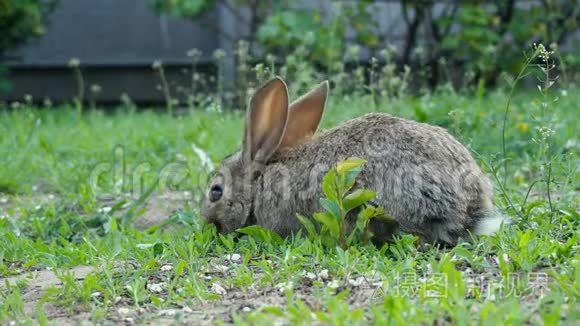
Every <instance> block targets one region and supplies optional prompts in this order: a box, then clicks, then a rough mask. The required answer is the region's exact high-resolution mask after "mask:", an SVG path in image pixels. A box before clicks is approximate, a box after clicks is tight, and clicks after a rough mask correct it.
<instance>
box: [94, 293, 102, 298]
mask: <svg viewBox="0 0 580 326" xmlns="http://www.w3.org/2000/svg"><path fill="white" fill-rule="evenodd" d="M102 295H103V294H102V293H101V292H93V293H91V297H93V298H98V297H100V296H102Z"/></svg>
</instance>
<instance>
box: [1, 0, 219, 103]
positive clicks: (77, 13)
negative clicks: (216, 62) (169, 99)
mask: <svg viewBox="0 0 580 326" xmlns="http://www.w3.org/2000/svg"><path fill="white" fill-rule="evenodd" d="M217 16H218V13H217V12H216V13H211V14H209V15H208V16H207V17H203V18H202V19H201V20H200V21H199V22H195V23H193V22H189V21H183V20H177V19H171V18H167V17H159V16H158V15H157V14H156V13H155V12H153V11H152V9H151V8H150V7H149V6H148V1H146V0H61V3H60V5H59V6H58V8H57V9H56V11H55V12H54V13H53V14H52V15H51V17H50V24H49V26H47V31H46V34H45V36H44V37H42V38H40V39H38V40H35V41H32V42H31V43H30V44H28V45H27V46H25V47H24V48H22V49H21V50H20V51H19V52H17V53H14V54H11V55H10V59H9V61H8V62H7V63H8V65H9V66H10V67H11V75H12V83H13V89H12V91H11V92H10V93H8V94H0V99H5V100H18V99H22V97H23V96H24V95H25V94H31V95H33V96H34V98H36V99H40V98H42V97H44V96H49V97H51V99H53V100H56V101H59V100H70V99H71V98H72V96H74V94H76V92H77V90H76V84H75V82H74V79H73V74H72V71H71V70H70V69H69V68H68V67H67V63H68V62H69V60H70V59H71V58H78V59H80V62H81V65H82V67H83V71H85V72H86V76H85V77H86V79H87V80H86V83H87V87H89V86H90V85H91V84H93V83H95V84H99V85H100V86H101V87H102V89H103V92H102V94H101V96H100V98H101V100H104V101H115V100H118V99H119V96H120V95H121V93H124V92H125V93H127V94H128V95H129V96H130V97H132V98H133V99H134V100H135V101H145V102H150V101H154V100H156V99H161V98H162V94H158V92H156V90H155V85H156V84H157V78H156V76H155V74H154V73H153V70H152V69H151V64H152V63H153V61H155V60H162V61H163V62H164V63H165V64H166V65H168V67H169V69H170V70H171V69H173V70H175V71H176V70H177V69H178V68H180V67H187V66H189V64H190V62H189V59H188V57H187V56H186V53H187V51H188V50H190V49H192V48H197V49H199V50H201V51H202V53H204V54H205V59H206V60H207V59H209V58H210V57H211V53H212V52H213V50H215V49H216V48H218V47H219V45H220V40H219V39H218V37H217V36H215V33H214V32H213V31H212V30H210V29H207V28H204V26H205V24H204V21H206V20H215V19H217Z"/></svg>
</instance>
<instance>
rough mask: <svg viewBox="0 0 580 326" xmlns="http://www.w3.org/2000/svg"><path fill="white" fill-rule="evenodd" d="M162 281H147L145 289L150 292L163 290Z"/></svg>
mask: <svg viewBox="0 0 580 326" xmlns="http://www.w3.org/2000/svg"><path fill="white" fill-rule="evenodd" d="M163 285H165V284H164V283H149V284H147V290H149V291H150V292H155V293H160V292H163Z"/></svg>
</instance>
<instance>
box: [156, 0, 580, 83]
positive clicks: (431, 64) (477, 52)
mask: <svg viewBox="0 0 580 326" xmlns="http://www.w3.org/2000/svg"><path fill="white" fill-rule="evenodd" d="M150 1H151V4H152V6H153V8H154V9H155V10H156V11H157V12H158V13H160V14H168V15H171V16H175V17H180V18H188V19H196V18H197V17H199V16H200V15H202V14H204V13H205V12H207V11H209V10H213V9H214V8H215V7H216V6H218V5H221V6H223V7H225V8H228V9H229V10H231V11H233V12H236V11H237V10H238V9H239V8H245V10H247V12H249V15H247V16H248V17H246V19H247V20H248V21H249V25H250V33H249V35H251V37H250V38H249V39H248V40H247V41H249V42H250V44H252V45H253V46H252V48H256V47H259V48H261V49H262V50H263V51H265V52H267V53H273V54H275V55H278V56H279V57H280V56H284V55H287V54H288V53H290V52H292V51H293V50H294V49H296V48H297V47H298V46H299V45H305V46H306V48H307V49H308V51H307V53H306V55H307V58H308V59H310V61H311V62H313V63H315V64H316V65H318V66H321V67H323V68H330V67H331V66H332V65H333V63H334V62H335V61H336V60H344V59H345V54H346V53H347V47H348V46H349V44H347V43H348V42H347V39H348V37H347V36H348V35H353V34H354V38H353V39H352V40H350V42H351V43H354V44H358V45H361V46H363V47H364V48H366V49H368V50H369V51H370V53H371V56H374V57H380V55H379V51H380V50H381V49H384V47H385V46H386V45H387V43H388V40H386V39H384V38H385V36H384V35H386V33H384V31H381V30H380V29H381V28H380V26H381V24H379V21H380V20H381V19H388V17H379V16H377V15H376V14H374V13H376V11H374V10H373V6H374V5H375V4H376V3H377V1H370V0H363V1H356V2H350V3H349V2H341V1H336V2H332V5H333V6H334V7H335V9H336V10H332V14H331V15H327V12H325V11H323V10H321V9H322V8H319V7H318V6H316V5H314V6H308V5H305V4H304V3H300V2H298V1H288V0H282V1H272V0H266V1H258V0H235V1H233V2H231V1H227V0H221V1H220V0H150ZM395 2H396V1H395ZM398 2H400V5H401V8H402V12H403V20H404V22H405V26H404V29H405V33H404V34H405V39H404V42H403V46H402V49H398V51H397V55H396V57H395V60H396V61H397V62H398V63H400V66H401V67H403V66H405V65H408V66H412V65H417V66H422V67H427V68H428V69H429V73H428V74H427V80H428V82H429V84H430V86H435V85H436V84H438V83H439V82H441V80H442V74H444V73H449V72H442V69H444V68H442V66H443V65H445V66H447V68H449V67H451V68H452V70H453V71H451V73H458V72H460V73H461V72H464V71H471V72H473V73H474V76H473V77H474V81H477V82H481V81H483V82H485V83H486V84H488V85H494V84H495V83H496V82H497V79H498V77H499V76H500V72H507V73H510V74H517V72H518V71H519V70H520V69H521V65H522V60H521V57H522V49H526V48H529V46H530V45H531V44H533V43H543V44H548V45H549V46H550V47H551V48H557V47H558V46H560V45H562V44H564V43H565V42H566V41H567V39H568V37H570V36H571V35H572V34H573V33H574V32H576V31H577V30H578V28H579V21H580V6H578V4H577V3H576V2H575V1H569V0H540V1H536V2H530V1H522V0H495V1H483V0H474V1H446V2H443V3H441V2H438V1H429V0H399V1H398ZM237 15H239V13H237ZM559 59H560V61H561V65H560V66H564V67H569V68H575V69H577V68H578V67H580V59H579V58H577V57H575V56H574V55H573V54H572V53H571V52H570V53H563V54H562V56H561V57H560V58H559ZM447 68H445V69H447Z"/></svg>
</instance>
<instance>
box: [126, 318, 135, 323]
mask: <svg viewBox="0 0 580 326" xmlns="http://www.w3.org/2000/svg"><path fill="white" fill-rule="evenodd" d="M125 322H126V323H127V324H135V319H133V318H131V317H127V318H125Z"/></svg>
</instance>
